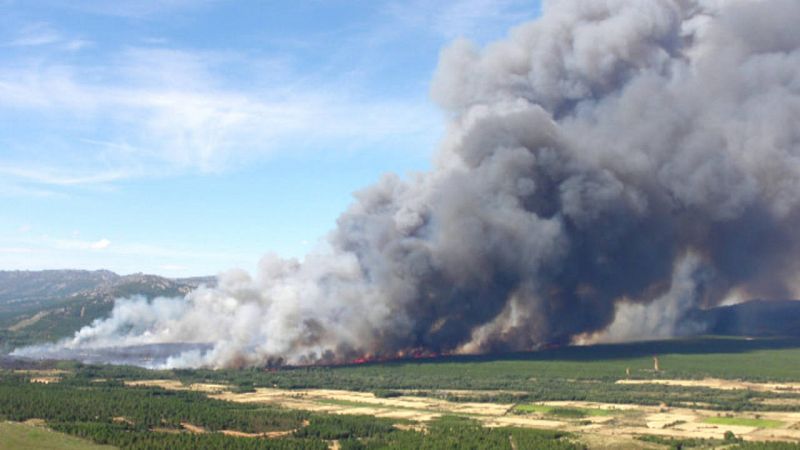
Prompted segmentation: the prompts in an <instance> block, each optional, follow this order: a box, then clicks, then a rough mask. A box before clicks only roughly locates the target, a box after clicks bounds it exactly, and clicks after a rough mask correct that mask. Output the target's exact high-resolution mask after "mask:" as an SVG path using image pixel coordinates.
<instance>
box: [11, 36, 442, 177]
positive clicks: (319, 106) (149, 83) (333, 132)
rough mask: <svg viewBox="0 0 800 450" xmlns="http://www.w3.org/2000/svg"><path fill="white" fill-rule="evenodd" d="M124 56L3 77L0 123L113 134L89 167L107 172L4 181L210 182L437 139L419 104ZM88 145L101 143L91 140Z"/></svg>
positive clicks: (198, 61)
mask: <svg viewBox="0 0 800 450" xmlns="http://www.w3.org/2000/svg"><path fill="white" fill-rule="evenodd" d="M125 56H126V57H125V58H124V62H121V61H122V59H120V60H119V61H117V62H116V63H115V64H110V65H107V66H94V67H80V66H73V65H66V64H48V63H46V62H39V61H37V62H36V63H35V64H29V65H27V66H22V67H19V66H18V67H15V68H12V69H0V104H2V105H4V106H3V107H0V114H2V113H3V112H4V111H3V110H5V112H7V113H11V112H12V111H14V110H19V111H26V112H29V113H36V114H41V115H44V117H46V118H47V119H50V120H53V121H55V122H60V123H68V122H69V121H74V120H80V121H81V122H82V123H92V122H99V121H102V122H103V123H105V124H106V126H107V129H108V130H111V133H110V136H108V138H107V139H104V140H102V142H104V143H105V144H104V145H103V146H102V147H104V148H103V149H102V150H101V149H97V152H98V154H95V155H94V158H92V157H90V158H85V161H91V160H92V159H96V160H102V161H103V162H104V164H105V167H103V168H102V170H100V169H96V168H92V172H91V173H63V172H59V171H57V170H48V169H42V168H40V167H36V168H35V169H26V168H25V167H19V166H10V165H9V164H7V163H6V164H2V160H0V174H6V175H10V176H14V177H17V178H20V179H24V180H27V181H31V182H36V183H42V184H51V185H77V184H90V183H103V182H112V181H115V180H118V179H122V178H125V177H128V176H136V175H137V174H145V173H148V174H149V173H153V172H154V171H156V172H158V171H161V172H164V171H169V170H187V169H188V170H200V171H203V172H214V171H219V170H225V169H227V168H229V167H231V166H236V165H237V164H240V163H242V162H247V161H250V160H252V159H253V158H258V157H263V156H265V155H269V154H271V153H274V152H279V151H293V150H295V151H296V150H303V149H309V148H314V147H316V148H323V147H327V148H330V144H334V143H335V144H334V145H335V146H336V147H350V149H352V148H359V147H365V146H366V145H369V144H371V143H374V142H376V141H379V140H389V139H392V138H393V137H394V136H397V135H414V134H420V133H432V132H433V131H434V130H435V124H436V123H437V118H438V116H437V115H436V113H434V112H433V111H432V109H430V108H429V107H428V106H427V105H425V103H424V102H420V101H419V100H417V99H412V100H403V99H385V98H384V99H367V98H363V97H360V96H359V94H358V93H357V92H353V91H352V90H350V87H349V86H345V85H341V84H337V83H336V82H334V83H333V84H325V83H326V81H325V80H315V81H317V83H314V84H311V85H309V84H305V85H297V84H293V83H291V82H289V81H287V82H286V83H285V84H283V83H276V85H275V86H273V87H265V88H261V89H258V90H248V89H245V88H242V87H229V86H226V83H225V79H224V77H221V76H220V75H219V74H218V71H219V70H220V67H219V66H218V64H221V61H225V62H229V60H226V59H224V58H221V57H220V58H218V57H217V56H218V55H214V54H203V53H192V52H188V51H178V50H172V49H131V50H128V51H127V52H126V54H125ZM153 66H157V67H158V70H157V71H154V70H152V67H153ZM48 125H49V124H48V123H43V124H42V126H44V127H46V126H48ZM432 125H433V126H432ZM82 140H83V141H94V142H100V141H101V140H99V139H96V138H95V137H94V136H92V135H87V136H86V137H85V138H82ZM89 150H90V149H87V148H82V149H81V150H80V151H81V152H84V153H85V152H88V151H89ZM100 153H101V154H100ZM131 165H133V166H136V165H138V166H151V167H149V168H146V169H145V170H139V169H138V168H137V169H136V170H132V168H131ZM165 166H166V169H165ZM109 168H110V169H109ZM84 170H85V169H84Z"/></svg>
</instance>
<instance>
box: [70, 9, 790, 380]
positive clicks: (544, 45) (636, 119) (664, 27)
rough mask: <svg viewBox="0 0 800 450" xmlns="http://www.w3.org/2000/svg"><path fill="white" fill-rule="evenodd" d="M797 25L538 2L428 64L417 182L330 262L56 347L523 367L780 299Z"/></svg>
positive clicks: (118, 312)
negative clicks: (477, 356) (513, 362)
mask: <svg viewBox="0 0 800 450" xmlns="http://www.w3.org/2000/svg"><path fill="white" fill-rule="evenodd" d="M798 23H800V2H797V1H796V0H764V1H757V0H748V1H745V0H738V1H737V0H728V1H724V0H717V1H712V0H708V1H705V0H602V1H599V0H598V1H595V0H559V1H553V2H546V3H545V5H544V13H543V16H542V17H541V18H540V19H538V20H536V21H534V22H531V23H528V24H524V25H522V26H520V27H518V28H516V29H514V30H512V31H511V33H510V35H509V36H508V38H506V39H505V40H503V41H500V42H497V43H494V44H492V45H490V46H488V47H486V48H484V49H479V48H476V47H475V46H474V45H473V44H471V43H469V42H467V41H458V42H455V43H453V44H452V45H451V46H450V47H449V48H447V49H445V50H444V51H443V53H442V56H441V62H440V64H439V67H438V69H437V72H436V75H435V79H434V82H433V87H432V96H433V98H434V99H435V101H436V102H437V103H438V104H439V105H441V107H442V108H443V109H444V110H445V111H446V112H447V114H448V115H449V117H450V119H451V123H450V125H449V129H448V131H447V135H446V137H445V139H444V142H443V145H442V148H441V149H440V151H439V153H438V156H437V159H436V164H435V168H434V169H433V170H432V171H430V172H428V173H424V174H419V175H416V176H413V177H411V178H410V179H401V178H398V177H396V176H392V175H388V176H386V177H384V178H383V179H382V180H381V181H380V182H378V183H377V184H375V185H374V186H371V187H368V188H366V189H364V190H362V191H360V192H358V193H357V194H356V201H355V202H354V204H353V205H352V206H351V207H350V208H349V210H347V211H346V212H345V213H344V214H342V216H341V217H340V218H339V220H338V226H337V228H336V229H335V230H334V231H333V232H332V234H331V235H330V238H329V241H330V249H329V250H326V251H325V252H320V253H317V254H311V255H309V256H308V257H306V258H305V259H304V260H303V261H302V262H298V261H294V260H281V259H278V258H275V257H266V258H265V259H264V260H263V261H262V262H261V264H260V271H259V273H258V275H257V276H256V277H255V278H251V277H250V276H249V275H247V274H245V273H241V272H231V273H228V274H226V275H223V276H222V277H221V280H220V285H219V286H218V287H217V288H214V289H199V290H197V291H195V292H193V293H191V294H189V295H188V296H187V297H186V298H185V299H159V300H156V301H153V302H147V301H144V300H127V301H120V302H119V303H118V304H117V306H116V308H115V309H114V311H113V313H112V314H111V317H110V318H108V319H105V320H101V321H98V322H97V323H95V324H94V325H92V326H91V327H88V328H85V329H83V330H81V331H80V332H79V333H78V334H77V335H76V336H75V337H74V338H73V339H70V340H68V341H66V342H63V343H61V344H59V345H60V346H61V347H64V348H92V347H93V346H94V347H100V346H108V345H119V344H121V343H122V344H128V345H130V344H153V343H168V342H186V343H196V344H198V343H199V344H208V345H209V346H210V348H194V349H192V350H190V351H187V352H180V353H178V354H175V355H174V356H173V357H171V358H170V359H169V361H168V362H167V365H170V366H212V367H220V366H238V365H261V364H270V363H280V362H284V363H315V362H343V361H349V360H352V359H354V358H358V357H364V356H368V357H369V356H372V357H389V356H398V355H404V354H411V353H419V352H421V353H442V352H488V351H498V350H528V349H535V348H538V347H540V346H542V345H549V344H563V343H570V342H573V341H574V340H575V339H576V338H577V337H580V336H590V335H596V334H598V333H601V334H602V333H604V332H605V333H607V334H609V335H610V336H611V337H613V338H624V337H630V336H635V337H642V336H647V335H652V336H664V335H670V334H674V333H678V332H688V331H687V330H685V328H686V327H683V328H682V325H681V324H680V322H681V318H682V316H683V315H684V313H685V312H686V311H688V310H691V309H693V308H697V307H706V306H711V305H715V304H718V303H719V302H721V301H723V300H724V299H725V297H726V296H727V295H728V294H729V293H731V292H734V291H735V292H737V293H739V294H741V293H745V294H746V295H751V296H753V297H763V298H774V297H781V298H785V297H789V296H790V295H791V294H792V292H791V289H792V287H793V286H796V285H797V281H796V280H797V275H798V269H799V267H798V262H800V252H799V251H798V239H799V238H800V233H798V230H800V207H798V202H800V126H799V125H798V124H800V27H798V26H797V24H798ZM618 311H619V314H617V312H618ZM617 315H618V316H619V319H618V320H617V321H616V322H615V316H617ZM612 324H613V325H612ZM609 327H610V328H609ZM688 328H691V327H688Z"/></svg>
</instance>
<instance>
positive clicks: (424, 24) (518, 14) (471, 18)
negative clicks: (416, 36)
mask: <svg viewBox="0 0 800 450" xmlns="http://www.w3.org/2000/svg"><path fill="white" fill-rule="evenodd" d="M538 8H539V2H538V1H535V0H453V1H448V2H432V1H428V0H412V1H399V2H394V3H390V4H389V8H388V11H389V13H390V14H391V15H392V16H394V17H395V18H396V19H398V20H400V21H401V22H403V23H405V24H407V25H408V26H413V27H417V28H422V29H426V30H430V31H432V32H434V33H437V34H439V35H440V36H442V37H443V38H445V39H448V40H450V39H454V38H458V37H470V38H473V39H479V40H480V38H481V37H483V35H484V34H485V33H486V32H492V31H494V30H496V29H498V28H499V29H502V30H504V31H505V30H506V29H507V27H508V25H509V24H517V23H519V22H520V21H522V20H524V19H526V18H530V17H531V16H533V15H534V14H536V12H537V11H538Z"/></svg>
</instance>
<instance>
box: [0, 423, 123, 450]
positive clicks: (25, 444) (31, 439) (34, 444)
mask: <svg viewBox="0 0 800 450" xmlns="http://www.w3.org/2000/svg"><path fill="white" fill-rule="evenodd" d="M113 448H114V447H109V446H106V445H97V444H93V443H92V442H90V441H87V440H84V439H80V438H76V437H72V436H68V435H66V434H63V433H58V432H55V431H52V430H49V429H47V428H43V427H38V426H32V425H26V424H23V423H14V422H0V450H73V449H74V450H110V449H113Z"/></svg>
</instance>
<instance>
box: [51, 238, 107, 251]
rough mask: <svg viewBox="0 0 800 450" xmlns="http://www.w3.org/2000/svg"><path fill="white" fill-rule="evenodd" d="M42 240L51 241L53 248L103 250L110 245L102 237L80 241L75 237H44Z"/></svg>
mask: <svg viewBox="0 0 800 450" xmlns="http://www.w3.org/2000/svg"><path fill="white" fill-rule="evenodd" d="M44 242H51V243H52V244H53V247H54V248H57V249H59V250H105V249H107V248H108V247H109V246H111V241H109V240H108V239H106V238H102V239H100V240H97V241H82V240H77V239H55V240H52V241H51V240H50V239H44Z"/></svg>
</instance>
